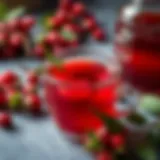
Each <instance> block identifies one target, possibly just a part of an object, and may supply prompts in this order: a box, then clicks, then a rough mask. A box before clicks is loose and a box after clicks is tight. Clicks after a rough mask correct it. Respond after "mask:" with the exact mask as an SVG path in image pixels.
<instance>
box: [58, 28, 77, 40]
mask: <svg viewBox="0 0 160 160" xmlns="http://www.w3.org/2000/svg"><path fill="white" fill-rule="evenodd" d="M61 35H62V37H63V38H64V39H65V40H67V41H73V40H75V39H77V35H76V33H74V32H72V31H69V30H62V31H61Z"/></svg>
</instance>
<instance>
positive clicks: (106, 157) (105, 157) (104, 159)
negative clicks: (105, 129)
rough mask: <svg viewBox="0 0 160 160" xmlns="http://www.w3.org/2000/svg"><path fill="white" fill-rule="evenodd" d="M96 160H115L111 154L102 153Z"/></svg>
mask: <svg viewBox="0 0 160 160" xmlns="http://www.w3.org/2000/svg"><path fill="white" fill-rule="evenodd" d="M96 160H113V158H112V155H111V153H109V152H107V151H102V152H100V153H98V154H97V157H96Z"/></svg>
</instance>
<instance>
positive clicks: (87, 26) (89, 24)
mask: <svg viewBox="0 0 160 160" xmlns="http://www.w3.org/2000/svg"><path fill="white" fill-rule="evenodd" d="M82 25H83V28H84V30H85V31H87V32H90V31H93V30H94V29H95V28H96V27H97V23H96V20H95V19H94V18H93V17H89V18H86V19H84V20H83V21H82Z"/></svg>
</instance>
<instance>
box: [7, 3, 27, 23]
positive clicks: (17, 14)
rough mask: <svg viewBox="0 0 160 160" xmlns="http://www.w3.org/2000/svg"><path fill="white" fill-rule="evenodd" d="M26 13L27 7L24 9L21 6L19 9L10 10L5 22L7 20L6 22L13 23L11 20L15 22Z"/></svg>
mask: <svg viewBox="0 0 160 160" xmlns="http://www.w3.org/2000/svg"><path fill="white" fill-rule="evenodd" d="M25 11H26V9H25V7H22V6H20V7H18V8H14V9H12V10H10V11H9V12H8V13H7V14H6V16H5V20H6V21H11V20H13V19H16V18H18V17H20V16H22V15H24V13H25Z"/></svg>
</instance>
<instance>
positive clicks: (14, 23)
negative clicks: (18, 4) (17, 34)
mask: <svg viewBox="0 0 160 160" xmlns="http://www.w3.org/2000/svg"><path fill="white" fill-rule="evenodd" d="M7 28H8V30H9V31H10V32H14V31H17V30H19V28H20V20H19V19H13V20H11V21H9V22H8V23H7Z"/></svg>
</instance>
